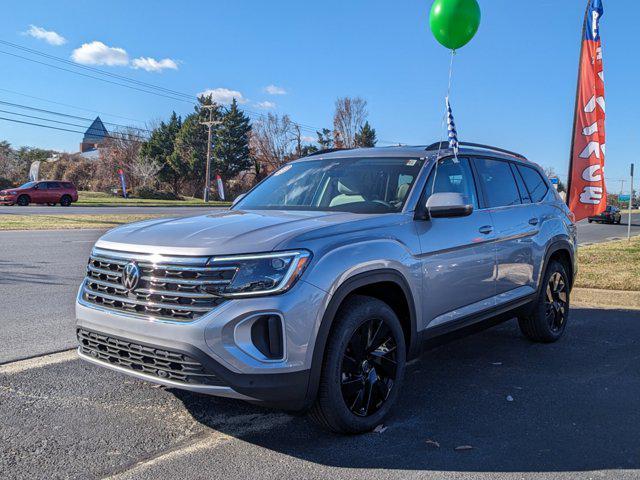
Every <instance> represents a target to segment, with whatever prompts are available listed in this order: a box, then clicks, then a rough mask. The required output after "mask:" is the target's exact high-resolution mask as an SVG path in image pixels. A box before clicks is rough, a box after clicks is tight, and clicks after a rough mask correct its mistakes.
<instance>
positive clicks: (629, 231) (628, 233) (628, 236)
mask: <svg viewBox="0 0 640 480" xmlns="http://www.w3.org/2000/svg"><path fill="white" fill-rule="evenodd" d="M632 209H633V163H632V164H631V192H630V193H629V223H628V224H627V240H628V241H631V210H632Z"/></svg>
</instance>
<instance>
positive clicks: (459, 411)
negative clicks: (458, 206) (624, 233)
mask: <svg viewBox="0 0 640 480" xmlns="http://www.w3.org/2000/svg"><path fill="white" fill-rule="evenodd" d="M639 339H640V312H638V311H626V310H599V309H573V310H572V318H571V323H570V325H569V326H568V328H567V332H566V335H565V337H564V338H563V339H562V340H561V341H560V342H558V343H555V344H551V345H541V344H532V343H530V342H528V341H527V340H526V339H524V338H523V337H522V336H521V334H520V332H519V331H518V327H517V324H516V323H515V322H508V323H506V324H503V325H501V326H498V327H495V328H492V329H490V330H486V331H484V332H482V333H479V334H476V335H474V336H470V337H466V338H463V339H460V340H457V341H455V342H452V343H449V344H447V345H444V346H441V347H438V348H436V349H433V350H431V351H428V352H426V353H425V354H424V355H423V356H422V358H421V359H420V360H419V361H418V362H415V363H413V364H412V365H411V366H410V367H409V368H408V370H407V377H406V379H405V384H404V387H403V396H402V400H401V402H400V403H399V405H397V408H396V414H395V415H394V416H393V417H392V418H390V419H389V420H388V422H387V427H388V428H387V430H386V431H384V432H383V433H380V434H378V433H370V434H366V435H361V436H351V437H347V436H338V435H333V434H330V433H327V432H324V431H323V430H321V429H319V428H317V427H315V426H313V425H312V424H310V423H309V422H308V421H307V420H306V419H305V418H304V417H294V418H293V419H292V421H291V422H290V423H288V424H287V426H285V427H281V428H278V429H271V430H268V431H266V432H263V433H259V434H254V435H247V436H242V440H243V441H244V442H249V443H251V444H253V445H256V446H259V447H262V448H265V449H268V450H271V451H273V452H276V453H280V454H284V455H288V456H291V457H295V458H298V459H303V460H306V461H310V462H315V463H318V464H322V465H329V466H335V467H343V468H380V469H406V470H436V471H473V472H563V471H583V470H599V469H631V468H640V441H639V440H640V436H639V433H638V432H639V425H640V408H639V407H640V343H639ZM173 393H174V394H175V395H176V396H178V397H179V398H180V399H181V401H182V402H183V403H184V405H185V406H186V408H187V409H188V410H189V411H190V413H191V414H192V415H193V416H194V418H196V419H197V420H199V421H200V422H201V423H203V424H205V425H208V426H210V427H212V428H216V429H220V426H219V425H216V424H214V423H213V422H210V419H211V418H212V416H213V415H220V414H224V413H225V411H227V412H228V413H232V412H234V411H236V410H238V409H239V408H242V409H243V410H244V409H246V408H247V406H246V405H243V406H242V407H240V404H239V403H238V402H236V401H231V400H221V399H212V398H209V397H206V396H201V395H195V394H190V393H188V392H181V391H174V392H173ZM508 397H509V398H510V399H512V401H510V400H508ZM249 408H250V409H252V410H251V411H255V413H256V414H257V417H256V419H255V421H256V422H260V416H261V415H262V414H264V413H265V412H266V411H265V410H263V409H260V408H259V407H249ZM223 432H224V430H223ZM224 433H229V435H233V432H224ZM430 442H437V444H438V445H439V447H438V446H436V445H435V444H434V443H430ZM463 445H468V446H471V447H473V448H472V449H469V450H463V451H456V450H455V447H459V446H463Z"/></svg>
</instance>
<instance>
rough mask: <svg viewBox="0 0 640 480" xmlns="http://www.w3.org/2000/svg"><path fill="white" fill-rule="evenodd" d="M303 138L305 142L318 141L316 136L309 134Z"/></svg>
mask: <svg viewBox="0 0 640 480" xmlns="http://www.w3.org/2000/svg"><path fill="white" fill-rule="evenodd" d="M301 140H302V141H303V142H305V143H316V142H317V141H318V139H317V138H316V137H307V136H302V137H301Z"/></svg>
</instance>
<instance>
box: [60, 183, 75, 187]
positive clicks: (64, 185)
mask: <svg viewBox="0 0 640 480" xmlns="http://www.w3.org/2000/svg"><path fill="white" fill-rule="evenodd" d="M62 188H73V184H72V183H70V182H62Z"/></svg>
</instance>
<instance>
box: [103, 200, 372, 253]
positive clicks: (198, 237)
mask: <svg viewBox="0 0 640 480" xmlns="http://www.w3.org/2000/svg"><path fill="white" fill-rule="evenodd" d="M367 216H368V215H357V214H354V213H346V212H297V211H282V210H261V211H242V210H227V211H224V212H219V213H218V212H216V213H212V214H209V215H200V216H196V217H185V218H169V219H167V218H162V219H155V220H147V221H144V222H138V223H132V224H129V225H125V226H122V227H118V228H115V229H114V230H111V231H109V232H107V233H106V234H105V235H104V236H102V237H101V238H100V239H99V240H98V242H97V243H96V246H97V247H100V248H107V249H111V250H120V251H127V252H135V253H157V254H165V255H193V256H201V255H202V256H209V255H231V254H242V253H257V252H269V251H272V250H274V249H275V248H276V247H277V246H278V245H280V244H282V243H283V242H284V241H286V240H289V239H291V238H293V237H296V236H298V235H300V234H303V233H306V232H309V231H312V230H315V229H320V228H324V227H327V226H331V225H336V224H341V223H345V222H349V221H352V220H355V219H362V218H363V217H367Z"/></svg>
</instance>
